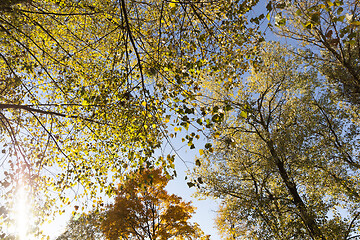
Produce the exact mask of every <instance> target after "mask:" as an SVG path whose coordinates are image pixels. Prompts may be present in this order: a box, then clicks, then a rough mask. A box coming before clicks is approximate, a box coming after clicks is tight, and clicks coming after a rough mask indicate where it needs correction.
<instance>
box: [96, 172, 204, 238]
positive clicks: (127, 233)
mask: <svg viewBox="0 0 360 240" xmlns="http://www.w3.org/2000/svg"><path fill="white" fill-rule="evenodd" d="M168 182H169V179H168V178H167V177H166V176H164V175H162V170H161V169H145V170H142V171H141V170H140V171H138V172H136V173H134V174H133V175H131V176H130V177H129V178H128V179H127V180H126V181H125V182H124V184H122V185H119V188H118V192H117V197H116V199H115V203H114V204H113V205H109V206H108V211H107V213H106V214H105V215H106V216H105V219H104V221H103V222H102V230H103V232H104V234H105V236H106V238H107V239H111V240H112V239H154V240H155V239H159V240H166V239H200V236H199V235H201V231H200V229H199V228H198V226H197V224H192V223H190V222H189V219H190V218H191V216H192V214H193V213H194V207H192V206H191V204H190V202H185V201H183V200H182V199H181V197H178V196H176V195H174V194H171V195H170V194H169V193H168V192H167V191H166V190H165V186H166V185H167V183H168ZM207 238H208V236H205V237H204V238H203V239H207Z"/></svg>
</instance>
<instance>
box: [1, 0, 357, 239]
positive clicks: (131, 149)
mask: <svg viewBox="0 0 360 240" xmlns="http://www.w3.org/2000/svg"><path fill="white" fill-rule="evenodd" d="M264 3H265V5H264V6H266V7H265V8H264V6H262V4H264ZM252 9H256V11H252ZM359 26H360V19H359V2H358V1H357V0H346V1H345V0H344V1H341V0H326V1H325V0H324V1H323V0H285V1H283V0H279V1H278V0H271V1H257V0H256V1H249V0H242V1H240V0H218V1H203V0H200V1H165V0H155V1H133V0H128V1H126V0H118V1H115V0H105V1H99V0H79V1H78V0H77V1H74V0H45V1H40V0H31V1H30V0H6V1H1V3H0V48H1V53H0V66H1V68H0V76H1V81H0V92H1V94H0V132H1V134H2V137H1V138H0V142H1V145H2V146H3V148H2V161H1V167H2V169H3V171H1V173H0V176H1V179H0V189H1V196H2V197H3V198H4V201H3V202H2V203H1V205H3V206H4V209H9V208H11V206H12V205H13V199H14V198H15V196H16V192H17V191H18V189H20V186H21V185H25V186H26V188H27V191H28V192H29V193H30V195H31V196H32V197H31V201H32V203H33V204H34V205H35V206H36V207H35V210H34V211H37V213H36V215H37V216H44V215H46V214H49V213H50V212H54V211H57V212H59V213H61V212H63V211H64V206H66V205H69V204H71V203H72V202H74V201H81V198H82V197H90V198H91V199H92V200H93V201H91V203H90V205H91V204H93V205H94V207H95V206H96V205H102V204H103V199H102V197H101V196H104V194H107V195H108V196H110V197H111V196H112V195H114V194H115V192H116V191H115V190H116V181H118V180H119V179H122V177H123V176H124V173H125V172H131V171H133V170H134V169H138V168H143V167H145V168H151V167H154V166H161V167H162V169H163V170H164V172H166V173H167V174H168V175H169V174H171V169H172V168H173V167H174V159H175V156H174V154H173V151H169V152H165V151H163V149H162V148H163V146H164V142H170V140H171V138H177V137H179V136H180V134H178V131H183V132H185V133H184V135H183V136H184V137H183V138H182V140H183V142H185V143H186V144H187V145H188V146H189V148H190V149H194V148H196V147H197V148H199V153H200V155H202V156H203V159H202V160H200V159H197V160H196V161H195V165H197V166H199V170H198V171H199V172H198V174H199V175H197V176H196V177H195V178H194V179H193V181H192V182H189V183H188V184H189V186H190V187H191V186H195V185H196V186H198V187H201V186H202V187H201V190H200V191H201V192H202V193H203V194H205V195H213V196H217V197H224V198H226V199H225V200H224V204H223V206H222V211H221V213H223V214H221V215H220V217H219V224H220V227H221V228H223V229H224V232H228V234H230V235H232V236H233V237H234V236H235V237H236V236H237V234H238V235H239V236H247V237H248V238H253V239H256V238H261V239H264V238H265V237H268V238H271V237H272V238H277V239H288V238H295V239H296V237H297V238H303V239H329V238H332V237H334V236H335V237H336V238H339V236H341V238H344V239H347V238H351V237H352V234H356V233H355V232H356V231H355V230H354V229H355V228H356V227H355V226H357V220H358V214H357V207H356V206H357V205H356V203H357V201H358V197H357V195H358V193H357V191H358V177H357V175H358V168H359V164H360V163H359V148H358V147H359V146H358V145H359V133H358V130H359V129H358V127H359V126H358V125H359V124H358V123H359V122H360V121H359V115H360V114H359V110H358V107H359V96H360V81H359V79H360V77H359V74H360V70H359V69H360V68H359V49H360V47H359V46H360V41H359ZM269 31H271V32H272V33H274V34H276V35H277V36H282V37H284V38H282V39H285V40H290V42H291V43H296V44H298V45H297V46H296V47H297V49H295V48H292V49H290V48H284V47H280V46H279V44H274V45H271V44H270V45H269V44H264V43H263V42H268V37H267V35H266V33H267V32H269ZM294 45H295V44H294ZM275 50H276V51H275ZM248 75H250V77H247V76H248ZM201 135H202V136H205V137H206V139H207V142H206V143H205V144H203V143H200V144H202V145H204V147H201V146H199V145H196V144H197V143H196V140H198V139H200V138H201ZM170 146H172V145H170ZM159 153H160V154H159ZM237 159H243V161H241V162H239V161H237ZM220 160H221V161H220ZM219 162H221V164H220V163H219ZM230 163H231V164H230ZM233 164H234V166H233ZM231 169H232V170H231ZM232 171H235V172H234V173H233V175H231V174H232ZM215 173H218V174H219V176H216V174H215ZM227 182H233V184H234V186H237V185H239V184H240V183H241V184H244V183H243V182H245V185H241V186H242V187H239V188H238V189H237V190H236V191H240V192H236V193H233V192H232V190H230V189H232V187H231V186H230V185H229V184H228V183H227ZM202 184H203V185H202ZM245 186H246V187H245ZM207 187H208V188H207ZM206 188H207V189H206ZM315 189H316V191H315ZM240 193H241V194H240ZM240 195H241V197H239V196H240ZM245 196H248V197H245ZM234 199H235V200H234ZM264 199H266V201H265V200H264ZM253 202H255V203H256V204H258V205H257V206H258V208H257V209H256V210H251V209H252V207H251V206H252V205H251V203H253ZM241 204H243V205H241ZM54 205H56V206H57V208H56V209H55V208H53V206H54ZM240 205H241V206H240ZM239 206H240V207H241V208H240V209H241V210H239V209H238V207H239ZM82 207H84V208H86V206H82ZM339 209H346V210H347V216H348V217H349V218H350V220H349V221H347V220H345V218H344V217H343V216H342V215H341V214H340V213H341V211H340V210H339ZM6 212H7V210H6V211H4V214H2V216H3V217H2V218H1V220H0V221H8V220H9V219H10V218H9V215H8V214H7V213H6ZM265 213H266V214H265ZM39 219H40V220H41V221H42V220H43V218H42V217H40V218H39ZM259 219H260V220H261V221H258V220H259ZM9 221H10V220H9ZM240 223H241V224H240ZM239 224H240V225H241V227H240V225H239ZM245 226H247V227H245ZM260 226H261V228H259V227H260ZM262 227H263V228H262ZM249 229H250V230H249ZM259 229H263V230H261V231H259Z"/></svg>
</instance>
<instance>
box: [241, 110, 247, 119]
mask: <svg viewBox="0 0 360 240" xmlns="http://www.w3.org/2000/svg"><path fill="white" fill-rule="evenodd" d="M247 116H248V114H247V112H245V111H241V113H240V117H243V118H247Z"/></svg>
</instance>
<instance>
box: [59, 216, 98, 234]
mask: <svg viewBox="0 0 360 240" xmlns="http://www.w3.org/2000/svg"><path fill="white" fill-rule="evenodd" d="M100 221H101V214H99V213H95V212H92V213H90V214H88V215H85V214H82V215H80V216H76V217H74V216H73V217H72V218H71V219H70V221H69V223H68V224H67V226H66V231H65V232H64V233H63V234H61V235H60V236H59V237H57V238H56V240H77V239H79V240H100V239H104V237H103V234H102V232H101V230H100Z"/></svg>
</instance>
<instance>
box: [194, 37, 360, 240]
mask: <svg viewBox="0 0 360 240" xmlns="http://www.w3.org/2000/svg"><path fill="white" fill-rule="evenodd" d="M221 84H222V82H221V80H219V83H218V84H214V83H212V85H211V86H210V87H209V89H211V91H212V92H213V94H212V97H213V98H212V101H210V102H209V104H211V105H213V106H214V105H216V106H218V108H219V109H222V112H223V113H224V117H223V121H220V122H218V123H217V124H216V125H215V126H214V127H213V129H214V130H213V134H212V140H213V146H214V148H209V150H208V151H206V152H205V155H204V157H202V158H201V159H199V160H198V164H197V165H198V166H200V167H198V168H197V169H196V170H195V178H194V181H195V182H196V183H197V184H199V186H200V189H199V192H200V194H203V195H205V196H209V195H210V196H215V197H219V198H221V199H224V200H223V202H222V207H221V208H220V212H219V218H218V224H219V228H220V229H222V231H223V233H224V234H225V235H226V237H227V239H315V240H317V239H351V238H352V237H354V236H355V235H359V231H358V229H357V228H358V224H359V213H358V207H357V204H358V202H359V200H360V198H359V196H360V195H359V180H360V179H359V170H360V169H359V166H360V165H359V158H358V157H359V156H358V153H359V152H358V149H359V143H358V142H357V140H355V139H358V134H359V130H360V126H359V122H360V121H359V119H358V116H359V115H357V116H356V115H355V116H354V115H351V114H349V113H348V109H349V108H350V109H351V108H352V106H348V105H346V104H344V105H342V104H339V102H338V100H337V99H336V97H335V95H334V90H333V89H331V88H330V87H329V86H328V85H327V83H326V82H325V81H324V79H322V78H320V77H319V74H318V72H317V71H316V69H314V68H312V67H311V66H308V65H306V64H305V63H303V62H302V57H301V56H299V55H294V54H292V53H291V51H289V50H288V49H286V48H284V47H281V46H280V45H279V44H264V46H263V48H262V51H261V55H260V60H259V61H258V62H257V63H256V65H254V66H253V68H252V71H251V75H250V76H249V77H248V78H246V79H243V86H242V87H239V89H237V91H236V92H232V91H229V92H225V91H224V89H223V88H222V87H221ZM219 86H220V87H219ZM225 110H227V112H226V111H225ZM201 183H203V184H204V185H201ZM342 211H346V212H347V216H346V217H345V216H344V215H342V214H341V212H342Z"/></svg>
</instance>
